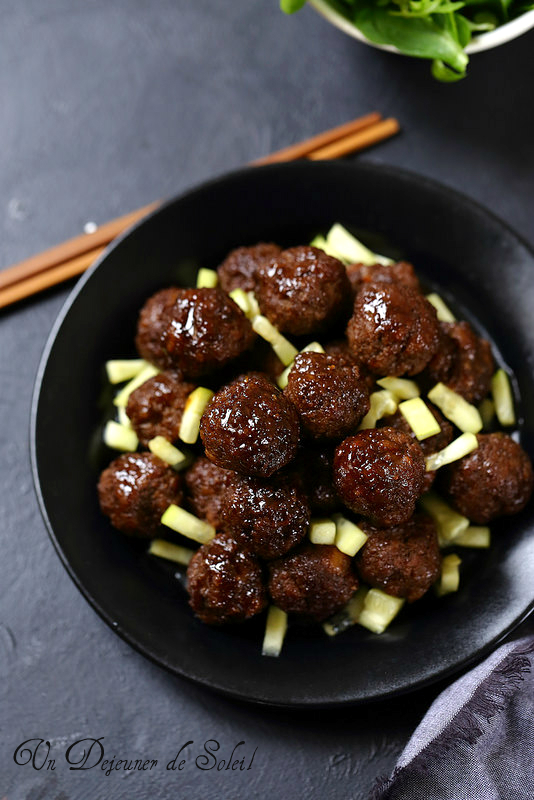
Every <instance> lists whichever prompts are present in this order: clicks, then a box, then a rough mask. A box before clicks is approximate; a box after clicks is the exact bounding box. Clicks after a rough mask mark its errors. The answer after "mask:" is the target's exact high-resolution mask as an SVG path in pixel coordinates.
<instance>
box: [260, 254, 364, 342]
mask: <svg viewBox="0 0 534 800" xmlns="http://www.w3.org/2000/svg"><path fill="white" fill-rule="evenodd" d="M256 291H257V297H258V302H259V304H260V308H261V312H262V314H265V316H266V317H268V318H269V319H270V320H271V322H272V323H273V325H275V326H276V327H277V328H278V330H280V331H282V332H283V333H289V334H293V335H295V336H303V335H312V334H315V333H318V332H321V331H323V330H324V329H325V328H326V327H327V326H328V325H329V324H331V323H334V322H337V321H338V319H339V316H340V314H341V316H342V315H343V314H344V313H345V309H346V308H347V303H348V301H349V297H350V285H349V280H348V278H347V274H346V272H345V267H344V266H343V264H342V263H341V261H338V260H337V258H332V257H331V256H328V255H326V253H324V252H323V251H322V250H319V249H318V248H316V247H309V246H306V245H303V246H301V247H291V248H289V250H283V251H282V253H280V255H279V256H277V257H276V258H274V259H273V260H272V261H271V262H270V263H267V264H262V265H261V266H260V267H259V268H258V272H257V289H256Z"/></svg>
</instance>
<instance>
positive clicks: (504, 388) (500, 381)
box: [491, 369, 515, 427]
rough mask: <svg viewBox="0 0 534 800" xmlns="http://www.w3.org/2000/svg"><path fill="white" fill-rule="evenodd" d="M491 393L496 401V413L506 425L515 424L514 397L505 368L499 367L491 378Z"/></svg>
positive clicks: (501, 422)
mask: <svg viewBox="0 0 534 800" xmlns="http://www.w3.org/2000/svg"><path fill="white" fill-rule="evenodd" d="M491 393H492V395H493V402H494V403H495V413H496V414H497V419H498V420H499V422H500V424H501V425H503V426H504V427H508V426H510V425H515V411H514V398H513V395H512V387H511V385H510V378H509V377H508V375H507V374H506V372H505V371H504V370H503V369H498V370H497V372H496V373H495V375H494V376H493V378H492V379H491Z"/></svg>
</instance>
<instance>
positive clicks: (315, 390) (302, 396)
mask: <svg viewBox="0 0 534 800" xmlns="http://www.w3.org/2000/svg"><path fill="white" fill-rule="evenodd" d="M284 391H285V394H286V396H287V397H289V399H290V400H291V402H292V403H293V404H294V406H295V408H296V409H297V411H298V413H299V417H300V423H301V426H302V429H303V431H305V433H307V434H308V436H311V437H312V438H314V439H337V438H342V437H343V436H346V435H347V434H349V433H351V432H352V431H355V430H356V428H357V427H358V425H359V423H360V421H361V420H362V419H363V417H364V416H365V415H366V414H367V412H368V411H369V392H368V391H367V386H366V383H365V380H364V379H363V377H362V375H361V373H360V370H359V369H358V367H356V366H346V365H345V364H344V362H343V360H340V359H337V358H335V357H333V356H329V355H326V354H325V353H299V354H298V355H297V356H296V358H295V361H294V362H293V366H292V368H291V370H290V372H289V376H288V381H287V386H286V388H285V390H284Z"/></svg>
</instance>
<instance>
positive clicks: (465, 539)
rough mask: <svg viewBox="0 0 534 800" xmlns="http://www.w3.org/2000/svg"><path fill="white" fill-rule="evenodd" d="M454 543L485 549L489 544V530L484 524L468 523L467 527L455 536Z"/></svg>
mask: <svg viewBox="0 0 534 800" xmlns="http://www.w3.org/2000/svg"><path fill="white" fill-rule="evenodd" d="M454 544H455V545H456V544H459V545H461V546H462V547H479V548H483V549H486V548H488V547H489V546H490V544H491V531H490V529H489V528H488V527H486V526H484V525H480V526H478V525H470V526H469V528H466V530H465V531H464V532H463V533H461V534H460V535H459V536H457V537H456V539H455V540H454Z"/></svg>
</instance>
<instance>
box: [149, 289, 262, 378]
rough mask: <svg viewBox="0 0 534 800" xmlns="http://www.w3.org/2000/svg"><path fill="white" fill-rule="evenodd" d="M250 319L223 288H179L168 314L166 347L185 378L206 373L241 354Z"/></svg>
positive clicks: (245, 346) (250, 334)
mask: <svg viewBox="0 0 534 800" xmlns="http://www.w3.org/2000/svg"><path fill="white" fill-rule="evenodd" d="M253 341H254V332H253V330H252V327H251V325H250V322H249V321H248V319H247V318H246V317H245V315H244V314H243V312H242V311H241V309H240V308H239V306H237V305H236V304H235V303H234V302H233V300H231V299H230V298H229V297H228V295H227V294H225V293H224V292H223V291H222V289H181V290H180V294H179V295H178V297H177V298H176V302H175V303H174V305H173V307H172V309H171V311H170V317H169V325H168V326H167V329H166V334H165V348H166V350H167V352H168V353H169V356H170V358H171V359H172V361H173V364H175V365H176V366H177V367H178V368H179V369H181V370H182V371H183V373H184V376H185V377H187V378H195V377H197V376H198V375H205V374H206V373H207V372H212V371H213V370H215V369H219V368H220V367H223V366H224V365H225V364H228V363H229V362H230V361H232V360H233V359H234V358H237V356H239V355H241V353H244V352H245V350H248V348H249V347H250V346H251V345H252V342H253Z"/></svg>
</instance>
